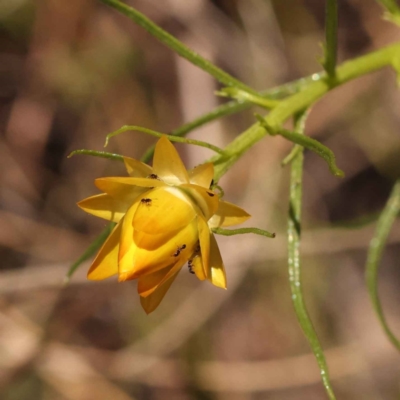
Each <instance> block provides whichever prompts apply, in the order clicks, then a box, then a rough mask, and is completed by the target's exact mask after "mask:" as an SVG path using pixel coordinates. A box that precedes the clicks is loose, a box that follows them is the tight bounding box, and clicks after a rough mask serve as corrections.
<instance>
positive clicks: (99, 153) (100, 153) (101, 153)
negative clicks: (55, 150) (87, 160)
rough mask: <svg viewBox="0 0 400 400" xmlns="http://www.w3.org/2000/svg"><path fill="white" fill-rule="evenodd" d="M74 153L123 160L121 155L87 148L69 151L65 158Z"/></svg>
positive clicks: (74, 154)
mask: <svg viewBox="0 0 400 400" xmlns="http://www.w3.org/2000/svg"><path fill="white" fill-rule="evenodd" d="M76 155H84V156H94V157H100V158H107V159H108V160H113V161H122V162H124V157H123V156H121V155H120V154H115V153H107V152H106V151H97V150H87V149H80V150H74V151H72V152H71V153H69V155H68V156H67V158H71V157H72V156H76Z"/></svg>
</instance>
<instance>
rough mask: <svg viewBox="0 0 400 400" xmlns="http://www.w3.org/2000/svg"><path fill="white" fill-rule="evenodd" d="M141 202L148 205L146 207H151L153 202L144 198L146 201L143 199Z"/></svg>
mask: <svg viewBox="0 0 400 400" xmlns="http://www.w3.org/2000/svg"><path fill="white" fill-rule="evenodd" d="M140 202H141V203H143V204H146V206H149V205H150V204H151V202H152V200H151V199H147V198H144V199H141V200H140Z"/></svg>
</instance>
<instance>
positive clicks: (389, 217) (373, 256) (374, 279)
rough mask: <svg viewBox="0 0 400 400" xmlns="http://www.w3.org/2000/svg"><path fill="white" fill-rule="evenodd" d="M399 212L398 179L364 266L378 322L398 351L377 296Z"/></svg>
mask: <svg viewBox="0 0 400 400" xmlns="http://www.w3.org/2000/svg"><path fill="white" fill-rule="evenodd" d="M399 211H400V179H399V180H397V181H396V183H395V184H394V186H393V189H392V193H391V194H390V196H389V199H388V201H387V203H386V206H385V208H384V209H383V211H382V213H381V215H380V217H379V219H378V223H377V226H376V231H375V235H374V237H373V239H372V240H371V243H370V245H369V250H368V257H367V265H366V276H365V277H366V282H367V287H368V292H369V295H370V297H371V301H372V304H373V307H374V309H375V312H376V314H377V316H378V319H379V322H380V323H381V325H382V328H383V330H384V331H385V333H386V335H387V337H388V338H389V340H390V341H391V342H392V343H393V345H394V346H395V347H396V348H397V349H398V350H400V341H399V339H398V338H396V336H395V335H394V333H393V332H392V331H391V329H390V328H389V325H388V323H387V321H386V318H385V315H384V314H383V309H382V304H381V301H380V299H379V295H378V271H379V264H380V262H381V259H382V254H383V250H384V249H385V246H386V242H387V238H388V236H389V233H390V230H391V228H392V226H393V223H394V221H395V220H396V218H397V216H398V214H399Z"/></svg>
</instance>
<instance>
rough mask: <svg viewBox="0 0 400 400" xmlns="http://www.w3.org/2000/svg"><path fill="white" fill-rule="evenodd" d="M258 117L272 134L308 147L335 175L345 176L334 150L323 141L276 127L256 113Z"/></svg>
mask: <svg viewBox="0 0 400 400" xmlns="http://www.w3.org/2000/svg"><path fill="white" fill-rule="evenodd" d="M256 118H257V119H258V121H259V122H260V124H261V126H262V127H263V128H265V130H266V131H267V132H268V133H269V134H270V135H273V136H274V135H280V136H283V137H284V138H285V139H288V140H290V141H291V142H293V143H296V144H298V145H300V146H302V147H305V148H306V149H309V150H311V151H313V152H314V153H316V154H318V155H319V156H320V157H322V158H323V159H324V160H325V161H326V162H327V164H328V167H329V169H330V171H331V172H332V174H333V175H335V176H337V177H339V178H343V177H344V172H343V171H342V170H341V169H339V168H338V167H337V165H336V158H335V155H334V154H333V151H332V150H330V149H328V147H326V146H324V145H323V144H322V143H320V142H318V140H315V139H313V138H310V137H308V136H305V135H300V134H298V133H296V132H292V131H288V130H287V129H284V128H277V129H276V128H275V129H274V128H272V127H271V126H270V125H268V123H267V121H266V120H265V119H264V118H263V117H262V116H261V115H258V114H256Z"/></svg>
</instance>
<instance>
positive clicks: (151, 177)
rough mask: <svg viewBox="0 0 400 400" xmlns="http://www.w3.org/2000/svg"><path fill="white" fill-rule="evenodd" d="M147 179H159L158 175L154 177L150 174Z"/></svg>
mask: <svg viewBox="0 0 400 400" xmlns="http://www.w3.org/2000/svg"><path fill="white" fill-rule="evenodd" d="M148 178H150V179H160V178H159V177H158V175H156V174H150V175H149V176H148Z"/></svg>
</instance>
